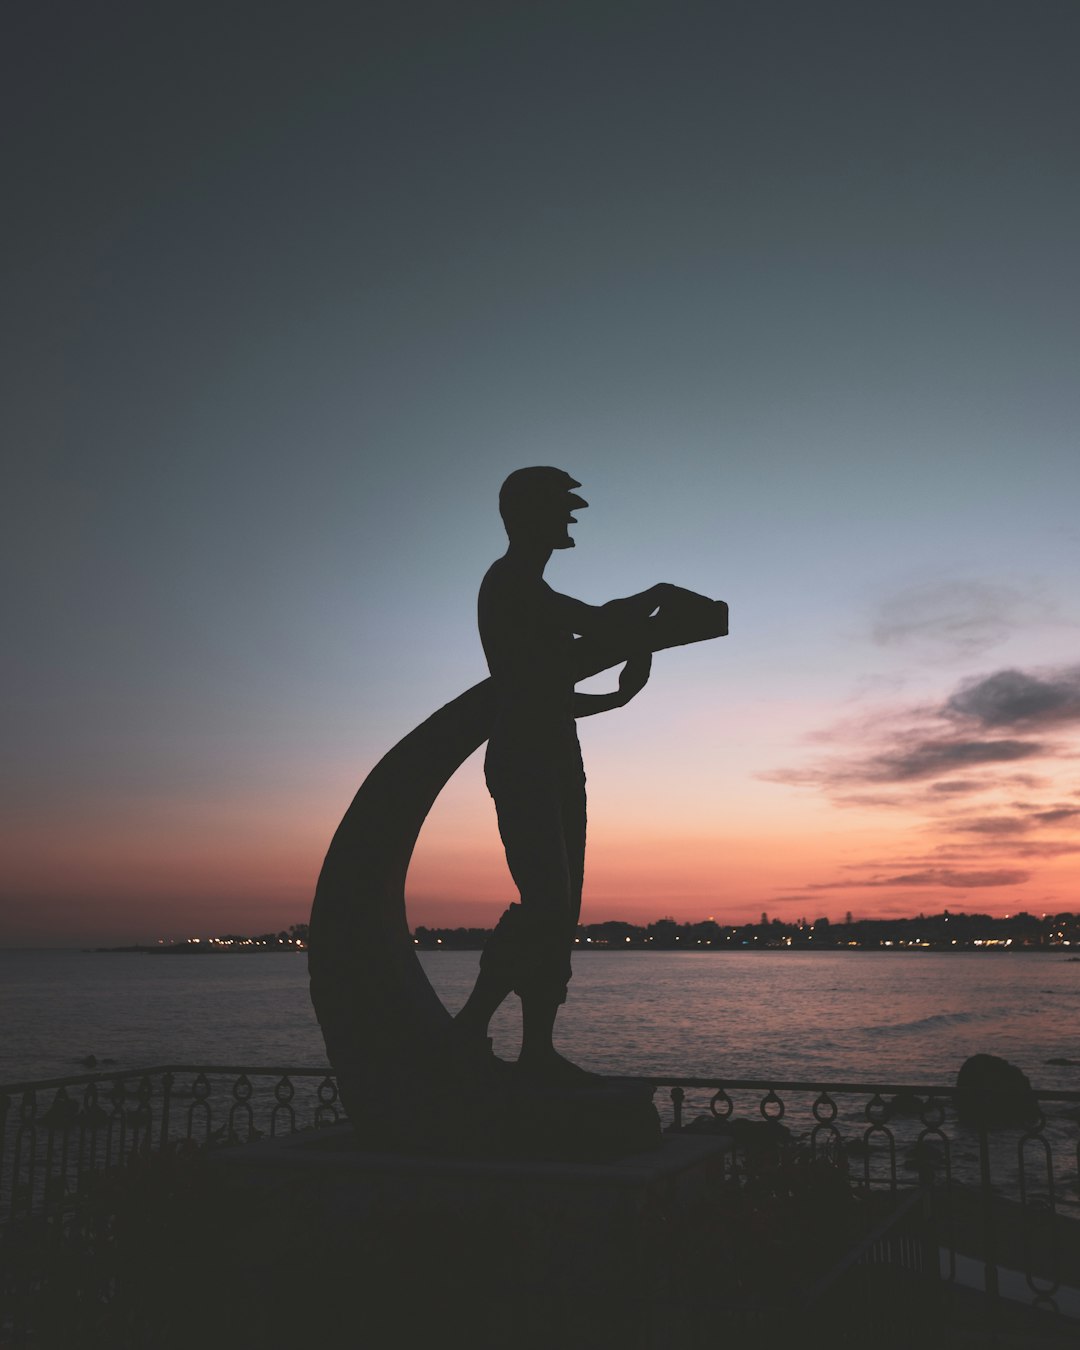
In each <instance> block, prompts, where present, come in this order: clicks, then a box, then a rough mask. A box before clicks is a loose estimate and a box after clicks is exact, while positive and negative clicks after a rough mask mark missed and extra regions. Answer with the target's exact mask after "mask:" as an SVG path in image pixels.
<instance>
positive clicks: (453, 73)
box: [0, 0, 1080, 1063]
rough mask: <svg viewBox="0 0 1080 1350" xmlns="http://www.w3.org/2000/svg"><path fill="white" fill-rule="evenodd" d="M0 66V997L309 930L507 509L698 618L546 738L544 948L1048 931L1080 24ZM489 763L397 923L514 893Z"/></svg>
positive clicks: (725, 32)
mask: <svg viewBox="0 0 1080 1350" xmlns="http://www.w3.org/2000/svg"><path fill="white" fill-rule="evenodd" d="M5 27H6V30H7V31H6V41H5V43H4V46H5V49H6V50H5V56H4V64H5V66H6V67H7V69H6V70H5V73H4V84H5V87H6V90H7V92H8V95H9V102H10V105H11V107H12V108H13V109H14V111H13V113H11V114H10V115H9V131H8V138H7V139H8V145H7V155H8V163H9V166H10V167H9V171H8V180H9V182H11V183H12V184H13V185H14V188H15V190H14V192H13V193H12V202H11V205H10V206H9V212H8V220H7V225H8V231H9V234H8V244H7V247H6V249H5V254H4V260H5V272H6V285H5V295H6V301H5V304H4V305H3V319H2V323H3V326H4V330H5V338H6V342H5V353H6V355H5V370H6V374H7V377H8V378H7V381H6V385H7V389H6V394H5V399H4V404H3V411H2V417H3V420H4V423H5V424H6V425H5V429H4V442H5V445H6V447H7V454H8V456H9V459H8V461H7V469H6V472H5V474H4V498H5V510H4V527H3V530H2V533H0V540H2V542H0V548H2V550H3V554H4V558H3V564H4V567H3V570H4V578H5V588H4V589H5V598H4V617H3V633H4V644H3V645H4V657H3V663H2V666H0V681H2V690H3V701H4V707H5V711H6V726H5V734H4V787H5V810H4V814H3V823H2V827H0V828H2V843H3V858H4V863H3V869H2V872H0V946H8V947H76V946H96V945H101V946H105V945H120V944H135V943H148V942H156V941H157V940H158V939H159V938H167V939H186V938H188V937H191V936H204V937H205V936H206V935H211V934H223V933H239V934H250V933H261V932H267V931H271V930H273V931H277V930H282V929H287V928H288V927H289V926H290V925H291V924H297V923H302V922H305V921H306V920H307V918H308V914H309V912H310V909H311V904H312V897H313V895H314V891H315V884H316V879H317V877H318V875H319V869H320V866H321V864H322V860H323V857H324V854H325V853H326V850H327V846H328V844H329V841H330V838H331V836H332V834H333V831H334V829H335V827H336V825H337V822H338V821H339V819H340V818H341V817H342V814H343V812H344V811H345V809H346V807H347V806H348V804H349V801H350V800H351V798H352V797H353V794H354V793H355V792H356V790H357V788H358V787H359V785H360V784H361V782H362V781H363V780H364V779H365V777H366V775H367V774H368V773H369V771H370V770H371V769H372V767H373V766H374V765H375V764H376V763H377V762H378V761H379V759H380V758H381V757H382V756H383V755H384V754H385V753H386V752H387V751H388V750H390V749H391V747H392V746H394V745H395V743H396V742H398V741H399V740H401V738H402V737H403V736H405V735H406V733H408V732H409V731H410V730H411V729H412V728H413V727H414V726H416V725H417V724H418V723H420V722H421V721H422V720H423V719H424V718H426V717H427V716H428V715H429V714H431V713H432V712H434V711H435V710H436V709H438V708H439V707H440V706H442V705H443V704H445V703H447V702H448V701H449V700H451V699H453V698H454V697H455V696H456V695H458V694H459V693H461V691H463V690H465V689H467V688H468V687H469V686H471V685H473V684H476V683H477V682H478V681H480V680H482V679H484V678H485V677H486V676H487V673H488V671H487V666H486V665H485V660H484V652H483V650H482V648H481V644H480V638H479V634H478V631H477V617H476V604H477V591H478V588H479V586H480V583H481V579H482V578H483V577H484V574H485V571H486V570H487V569H488V567H489V566H490V565H491V563H492V560H493V559H494V558H496V557H497V556H498V555H499V554H500V553H502V552H503V550H504V549H505V548H506V536H505V534H504V531H503V527H502V523H501V522H500V518H499V510H498V493H499V486H500V484H501V483H502V481H503V480H504V479H505V478H506V476H507V475H508V474H509V473H510V472H511V471H512V470H514V469H517V468H519V467H521V466H525V465H557V466H560V467H561V468H565V469H566V470H567V471H568V473H570V474H572V475H573V478H574V480H577V481H578V482H579V483H580V489H579V490H580V492H581V493H582V495H583V496H584V497H585V498H586V499H587V501H588V503H589V509H588V510H587V511H582V513H581V515H580V517H579V520H578V523H577V524H576V525H572V526H571V527H570V531H571V535H572V537H573V539H574V542H575V547H574V548H573V549H572V550H570V549H567V550H565V551H558V552H556V553H555V554H554V556H553V557H552V559H551V562H550V565H549V566H548V570H547V573H546V579H547V581H548V582H549V583H550V585H551V586H552V587H554V588H555V589H556V590H557V591H560V592H565V593H567V594H569V595H573V596H575V597H579V598H580V599H582V600H584V601H586V602H588V603H589V604H590V605H599V604H602V603H603V602H605V601H608V600H610V599H611V598H612V597H615V596H625V595H630V594H631V593H637V592H643V591H646V590H648V588H650V587H652V586H654V585H655V584H656V583H658V582H669V583H675V584H677V585H678V586H681V587H686V588H689V589H692V590H694V591H697V592H700V593H702V594H703V595H707V596H710V597H722V598H723V599H724V600H725V601H727V602H728V604H729V605H730V632H729V634H728V635H727V636H725V637H724V638H723V640H722V641H716V642H701V643H697V644H695V645H691V646H686V647H681V648H679V649H678V650H677V651H659V652H658V653H657V655H656V657H655V660H654V663H653V673H652V678H651V680H650V682H649V684H648V685H647V686H646V687H645V688H644V689H643V690H642V691H641V693H640V695H639V696H638V697H637V698H636V699H634V701H633V702H632V703H630V704H629V705H628V706H627V707H626V708H624V709H620V710H619V711H618V712H617V713H613V714H612V715H611V716H602V717H595V718H588V719H584V720H582V721H581V723H580V728H579V734H580V740H581V745H582V749H583V752H584V756H583V757H584V763H585V766H586V771H587V775H588V802H589V808H588V853H587V864H586V873H585V885H584V902H583V907H582V920H583V922H586V923H597V922H600V921H604V920H627V921H630V922H633V923H638V924H643V923H648V922H650V921H652V920H655V919H658V918H660V917H662V916H671V917H672V918H674V919H676V920H677V921H679V922H680V923H681V922H685V921H690V922H697V921H700V920H702V919H706V918H708V917H710V916H711V917H713V918H715V919H716V920H717V921H718V922H721V923H725V924H736V923H738V924H742V923H745V922H747V921H754V922H756V921H757V920H758V919H759V917H760V915H761V913H762V912H763V911H764V912H766V913H767V914H768V915H769V917H770V918H774V917H775V918H779V919H781V920H783V921H785V922H788V921H794V920H796V919H798V918H799V917H801V916H805V917H806V918H807V919H808V920H810V921H813V920H815V919H816V918H818V917H820V916H824V917H828V918H830V919H831V920H833V921H834V922H835V921H837V920H842V919H843V918H844V916H845V915H846V914H847V913H849V912H850V913H851V914H853V915H854V917H855V918H874V917H889V916H897V917H900V916H907V915H915V914H917V913H919V912H920V911H922V912H925V913H926V914H933V913H940V912H941V911H943V910H944V909H949V910H950V911H952V912H954V913H960V912H964V911H967V912H969V913H971V912H979V913H984V914H989V915H994V916H1004V915H1010V914H1015V913H1017V912H1018V911H1028V912H1030V913H1031V914H1033V915H1036V916H1039V917H1041V916H1042V915H1044V914H1054V913H1057V912H1061V911H1070V912H1071V911H1078V910H1080V885H1078V881H1080V778H1078V775H1077V764H1078V762H1080V760H1078V756H1080V604H1078V601H1077V584H1076V583H1077V579H1078V577H1080V524H1078V516H1080V511H1078V508H1080V449H1078V441H1080V436H1078V431H1080V380H1078V378H1077V373H1078V358H1080V306H1078V304H1077V294H1078V285H1080V251H1078V249H1077V240H1078V239H1080V175H1078V174H1077V143H1078V139H1077V138H1078V132H1080V81H1078V80H1077V77H1076V54H1077V50H1078V43H1080V7H1078V6H1077V5H1076V4H1075V3H1071V2H1069V3H1066V2H1065V0H1046V2H1045V3H1038V4H1033V5H1023V4H1019V3H1015V4H1006V3H998V2H997V0H988V2H987V3H937V2H935V3H925V2H923V0H910V2H909V3H903V4H894V5H867V4H865V3H862V2H861V0H859V2H856V0H851V2H850V3H839V2H838V0H820V2H818V3H814V4H806V5H802V4H796V3H786V4H785V3H778V4H773V3H745V4H742V3H723V4H697V3H688V4H675V5H673V6H667V5H660V4H648V3H633V2H631V3H625V2H623V3H598V4H591V3H590V4H581V5H569V4H543V5H523V4H506V5H494V4H490V5H489V4H481V5H477V6H471V5H468V6H466V5H455V4H430V5H424V4H419V3H414V2H413V0H406V3H402V4H397V3H387V4H370V5H369V4H357V5H352V6H340V5H330V4H324V3H322V2H321V0H316V3H314V4H307V5H304V6H302V7H301V6H292V7H290V6H285V7H279V6H252V5H246V4H241V5H227V6H219V5H208V4H204V3H201V0H194V2H193V3H188V4H185V5H172V6H146V7H141V6H135V5H127V6H121V7H120V9H119V10H117V11H113V10H110V9H108V8H105V9H103V8H101V7H99V6H95V5H89V6H76V5H60V6H57V5H51V4H44V5H28V6H20V7H18V9H17V11H13V12H12V13H11V14H9V15H8V18H7V23H6V25H5ZM617 679H618V671H617V670H609V671H608V672H607V673H605V674H603V675H600V676H597V677H595V678H594V679H592V680H590V681H588V682H587V683H586V684H584V685H582V686H581V688H582V689H583V690H584V691H586V692H589V691H593V692H606V691H610V690H612V689H614V688H615V686H616V682H617ZM482 758H483V750H482V749H481V750H480V751H479V752H477V754H475V755H473V756H472V757H471V758H469V759H468V760H467V761H466V762H465V763H464V765H463V766H462V767H461V769H460V770H459V771H458V772H457V773H456V774H455V776H454V777H453V779H452V780H451V782H450V783H449V785H448V786H447V788H446V789H445V790H444V791H443V792H442V794H441V795H440V796H439V798H438V801H437V802H436V804H435V807H434V809H433V810H432V812H431V814H430V816H429V818H428V820H427V823H426V824H425V826H424V828H423V831H422V833H421V836H420V840H419V844H418V846H417V849H416V853H415V855H414V858H413V861H412V865H411V868H410V870H409V876H408V889H407V894H406V899H407V906H408V920H409V923H410V924H411V925H426V926H429V927H438V928H445V927H452V926H458V925H461V926H470V927H480V928H490V927H492V926H493V925H494V924H495V922H496V920H497V919H498V917H499V915H500V914H501V913H502V911H503V910H504V909H505V908H506V906H507V904H508V902H509V901H510V900H511V899H513V898H514V896H515V894H516V892H515V890H514V885H513V882H512V881H511V878H510V875H509V872H508V870H507V864H506V860H505V857H504V852H503V848H502V846H501V844H500V839H499V834H498V831H497V826H496V818H495V810H494V807H493V804H492V800H491V798H490V797H489V795H488V791H487V789H486V787H485V783H484V775H483V768H482ZM20 959H29V958H28V957H25V958H24V957H20ZM100 959H104V958H100ZM267 959H269V958H267ZM950 959H951V958H950ZM1010 959H1012V958H1010ZM155 1062H156V1061H155ZM272 1062H276V1063H280V1062H282V1061H281V1060H276V1061H272Z"/></svg>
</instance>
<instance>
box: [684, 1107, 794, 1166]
mask: <svg viewBox="0 0 1080 1350" xmlns="http://www.w3.org/2000/svg"><path fill="white" fill-rule="evenodd" d="M686 1130H687V1132H688V1133H690V1134H715V1135H720V1136H721V1137H723V1138H727V1139H730V1140H731V1142H732V1143H733V1144H734V1145H735V1146H736V1148H741V1149H743V1150H744V1152H746V1153H747V1154H751V1155H754V1156H758V1155H760V1154H762V1153H767V1152H770V1151H773V1150H775V1149H778V1148H780V1147H782V1146H783V1145H785V1144H788V1143H790V1141H791V1131H790V1130H789V1129H788V1127H787V1126H786V1125H782V1124H781V1123H780V1122H779V1121H778V1120H740V1119H739V1118H738V1117H735V1116H732V1117H728V1119H726V1120H721V1119H720V1118H719V1117H718V1116H698V1117H697V1118H696V1119H695V1120H692V1121H691V1122H690V1124H689V1125H688V1126H687V1127H686Z"/></svg>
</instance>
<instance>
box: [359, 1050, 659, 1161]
mask: <svg viewBox="0 0 1080 1350" xmlns="http://www.w3.org/2000/svg"><path fill="white" fill-rule="evenodd" d="M491 1063H492V1064H494V1065H497V1066H498V1068H497V1070H496V1071H495V1072H489V1073H487V1074H486V1075H485V1076H484V1081H480V1082H477V1081H476V1080H472V1081H468V1080H466V1081H465V1082H464V1083H460V1082H458V1083H454V1084H452V1085H448V1084H443V1085H442V1086H441V1088H440V1089H439V1090H437V1091H432V1090H430V1089H429V1090H428V1093H427V1095H426V1097H424V1098H416V1099H415V1100H411V1098H412V1095H413V1094H412V1093H411V1092H410V1085H406V1084H403V1083H400V1082H399V1083H398V1084H397V1085H396V1090H392V1091H390V1092H389V1093H387V1092H386V1091H385V1090H384V1091H381V1092H379V1093H378V1094H377V1095H376V1094H357V1093H356V1092H355V1091H353V1092H348V1091H347V1089H346V1087H345V1084H344V1082H343V1084H342V1097H343V1099H344V1102H345V1106H346V1109H347V1110H348V1113H349V1119H350V1121H351V1122H352V1124H353V1128H354V1130H355V1136H356V1141H357V1144H358V1145H359V1146H360V1147H362V1148H368V1149H375V1150H379V1151H383V1150H386V1151H392V1152H396V1153H403V1154H418V1155H423V1156H428V1157H444V1158H500V1159H516V1160H519V1161H526V1160H530V1159H532V1160H537V1161H550V1162H611V1161H613V1160H615V1159H617V1158H623V1157H626V1156H628V1155H630V1154H636V1153H645V1152H647V1151H648V1150H650V1149H656V1148H659V1147H660V1142H661V1131H660V1117H659V1116H658V1115H657V1112H656V1107H655V1106H654V1105H653V1101H652V1099H653V1085H652V1083H651V1082H650V1081H649V1080H648V1079H645V1078H606V1077H602V1076H600V1075H597V1076H596V1077H583V1078H582V1080H581V1081H580V1082H576V1083H573V1084H571V1085H558V1086H555V1085H545V1084H542V1083H537V1082H534V1081H532V1080H530V1079H528V1078H526V1077H525V1076H523V1075H521V1074H519V1073H518V1072H517V1071H516V1070H515V1068H514V1066H513V1065H510V1064H499V1062H498V1061H491Z"/></svg>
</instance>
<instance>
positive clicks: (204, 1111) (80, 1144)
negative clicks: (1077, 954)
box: [0, 1065, 1080, 1313]
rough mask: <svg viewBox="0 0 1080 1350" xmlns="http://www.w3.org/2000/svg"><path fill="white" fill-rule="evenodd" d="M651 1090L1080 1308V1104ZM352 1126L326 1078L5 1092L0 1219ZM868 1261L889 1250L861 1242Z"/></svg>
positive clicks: (94, 1082)
mask: <svg viewBox="0 0 1080 1350" xmlns="http://www.w3.org/2000/svg"><path fill="white" fill-rule="evenodd" d="M654 1083H655V1086H656V1087H657V1088H658V1089H660V1092H659V1095H658V1104H659V1105H660V1108H661V1112H662V1115H663V1117H664V1119H665V1123H666V1126H667V1128H668V1129H670V1130H674V1131H679V1130H683V1129H689V1130H704V1131H705V1132H707V1133H708V1132H714V1133H719V1134H721V1135H726V1136H727V1137H729V1138H730V1141H731V1147H730V1149H729V1150H728V1152H727V1153H726V1154H725V1161H724V1175H725V1177H726V1178H727V1179H729V1180H738V1178H739V1177H740V1176H747V1177H749V1176H751V1175H753V1176H754V1177H756V1178H758V1179H759V1180H760V1179H761V1178H762V1177H772V1178H775V1179H776V1183H777V1184H782V1179H783V1167H782V1166H780V1165H778V1163H777V1159H778V1158H779V1157H782V1154H783V1150H784V1148H785V1147H788V1146H789V1145H790V1146H791V1147H796V1146H798V1147H800V1148H801V1149H802V1150H803V1154H802V1156H805V1157H807V1158H809V1160H810V1162H811V1165H813V1162H814V1160H820V1161H822V1162H825V1161H828V1162H830V1163H833V1164H835V1165H837V1166H839V1167H840V1168H841V1169H842V1174H843V1175H845V1176H846V1177H847V1179H848V1182H849V1184H850V1186H851V1187H852V1188H853V1190H854V1191H855V1193H856V1194H860V1195H872V1194H874V1195H881V1196H883V1197H892V1201H893V1202H894V1203H899V1202H900V1201H901V1200H903V1199H904V1197H905V1195H907V1194H909V1193H914V1192H916V1191H918V1192H919V1193H920V1194H925V1196H926V1197H928V1200H927V1203H928V1204H929V1206H930V1209H931V1211H932V1217H933V1225H934V1231H935V1234H936V1238H935V1241H936V1243H937V1244H938V1247H939V1248H940V1265H941V1275H942V1279H943V1280H944V1281H945V1282H946V1285H950V1284H951V1285H953V1286H961V1285H964V1284H967V1285H969V1286H972V1285H973V1283H974V1286H977V1287H978V1289H979V1290H980V1291H981V1292H982V1293H983V1294H984V1296H985V1297H986V1298H987V1299H989V1300H991V1301H992V1300H994V1299H996V1298H998V1297H1001V1291H1002V1287H1003V1285H1005V1286H1007V1288H1008V1293H1009V1296H1010V1297H1015V1296H1016V1291H1017V1289H1018V1288H1019V1289H1020V1290H1021V1291H1022V1290H1024V1289H1026V1290H1027V1298H1028V1301H1029V1303H1030V1304H1031V1305H1032V1306H1034V1307H1038V1308H1040V1309H1046V1310H1048V1311H1049V1312H1051V1313H1054V1312H1058V1311H1060V1310H1061V1309H1062V1307H1063V1306H1066V1305H1067V1304H1068V1301H1069V1299H1073V1300H1075V1299H1077V1298H1080V1294H1077V1293H1075V1292H1074V1291H1073V1290H1072V1289H1071V1286H1072V1285H1073V1284H1075V1283H1076V1276H1075V1271H1074V1266H1075V1265H1076V1239H1075V1233H1074V1235H1073V1237H1072V1238H1070V1241H1072V1242H1073V1246H1072V1247H1071V1248H1070V1247H1068V1245H1067V1244H1066V1245H1065V1246H1064V1247H1063V1242H1062V1234H1063V1233H1065V1234H1066V1235H1068V1233H1069V1232H1073V1230H1071V1229H1070V1227H1069V1225H1068V1224H1067V1223H1066V1224H1065V1225H1064V1227H1063V1222H1064V1219H1065V1218H1068V1217H1072V1219H1073V1221H1074V1222H1076V1221H1077V1216H1078V1215H1080V1195H1078V1193H1077V1180H1076V1175H1077V1170H1078V1169H1080V1110H1078V1109H1077V1108H1078V1107H1080V1092H1057V1093H1045V1092H1037V1093H1035V1098H1036V1100H1037V1101H1038V1104H1039V1115H1038V1118H1037V1119H1036V1120H1034V1121H1032V1122H1029V1123H1028V1124H1026V1125H1025V1126H1023V1127H1020V1126H1016V1127H1008V1126H1000V1127H994V1128H988V1127H987V1126H986V1125H985V1124H984V1125H963V1124H961V1123H960V1122H959V1120H958V1119H957V1111H956V1096H957V1093H956V1089H955V1088H954V1087H943V1086H927V1085H920V1086H912V1085H909V1084H900V1085H890V1084H881V1083H832V1082H783V1083H781V1082H775V1081H758V1080H748V1079H746V1080H738V1079H717V1078H661V1079H656V1080H654ZM344 1120H345V1114H344V1111H343V1109H342V1106H341V1101H340V1097H339V1095H338V1085H337V1082H336V1080H335V1078H334V1077H333V1075H332V1074H331V1073H330V1072H328V1071H327V1069H326V1068H296V1067H284V1068H282V1067H267V1068H252V1067H250V1066H229V1065H224V1066H220V1065H219V1066H213V1065H165V1066H159V1067H154V1068H146V1069H141V1068H140V1069H137V1070H133V1071H131V1072H116V1071H112V1072H109V1073H97V1074H85V1075H82V1076H80V1077H75V1078H67V1079H58V1080H51V1081H48V1082H35V1083H18V1084H13V1085H9V1086H6V1087H0V1225H2V1224H4V1223H15V1224H18V1223H21V1222H23V1221H25V1220H27V1219H28V1218H29V1216H32V1215H41V1216H44V1217H45V1218H48V1216H50V1215H52V1216H57V1218H59V1219H62V1218H63V1216H68V1217H70V1216H72V1215H74V1214H76V1213H77V1212H78V1210H79V1206H80V1205H81V1204H82V1203H83V1201H84V1200H85V1199H86V1198H87V1197H88V1196H89V1195H90V1194H91V1193H92V1191H93V1188H94V1184H95V1178H99V1177H100V1176H101V1175H102V1174H103V1173H104V1172H106V1171H107V1170H108V1169H111V1168H116V1167H117V1166H118V1165H120V1164H123V1163H127V1162H128V1161H130V1160H133V1159H135V1158H137V1157H140V1156H147V1157H149V1156H150V1154H151V1153H152V1152H154V1151H157V1150H162V1151H164V1150H167V1149H169V1148H173V1147H176V1146H183V1145H185V1142H186V1143H187V1145H188V1146H196V1145H197V1146H198V1147H208V1148H216V1147H227V1146H230V1145H233V1146H244V1145H246V1144H247V1143H249V1142H251V1141H254V1140H257V1139H258V1138H260V1137H262V1136H279V1135H282V1134H290V1133H293V1132H295V1131H297V1130H302V1129H313V1128H324V1127H326V1126H330V1125H334V1124H338V1123H341V1122H343V1121H344ZM763 1141H766V1142H765V1143H763ZM883 1203H884V1201H883ZM890 1241H893V1239H892V1238H890ZM898 1250H899V1249H898ZM879 1255H880V1254H879ZM902 1259H906V1258H903V1256H902V1253H901V1255H899V1256H898V1255H897V1254H896V1253H895V1252H894V1253H893V1254H892V1255H891V1256H889V1260H900V1261H901V1263H902ZM920 1259H922V1258H921V1257H920ZM860 1260H864V1262H869V1263H871V1264H872V1263H873V1262H874V1261H876V1260H878V1256H875V1255H874V1252H873V1251H872V1250H871V1248H867V1252H866V1253H864V1257H861V1258H860ZM973 1272H974V1273H973ZM1073 1306H1075V1304H1074V1305H1073Z"/></svg>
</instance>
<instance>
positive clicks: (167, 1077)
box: [158, 1069, 174, 1152]
mask: <svg viewBox="0 0 1080 1350" xmlns="http://www.w3.org/2000/svg"><path fill="white" fill-rule="evenodd" d="M173 1081H174V1078H173V1074H172V1072H171V1071H170V1070H168V1069H167V1070H166V1071H165V1073H163V1074H162V1076H161V1136H160V1142H159V1145H158V1147H159V1148H160V1149H161V1150H162V1151H163V1152H164V1150H165V1146H166V1144H168V1142H169V1107H170V1106H171V1105H172V1086H173Z"/></svg>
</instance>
